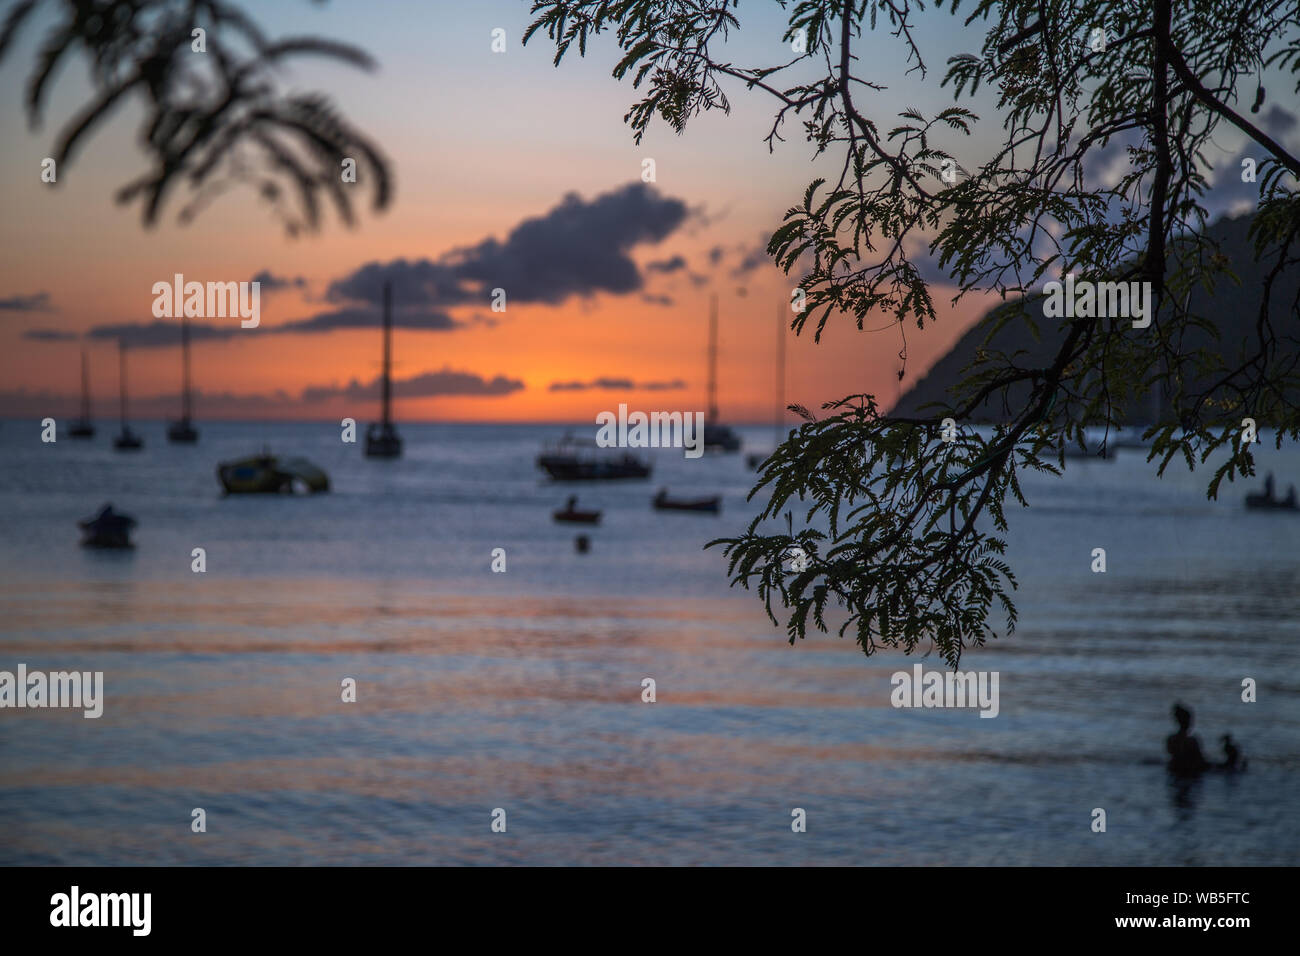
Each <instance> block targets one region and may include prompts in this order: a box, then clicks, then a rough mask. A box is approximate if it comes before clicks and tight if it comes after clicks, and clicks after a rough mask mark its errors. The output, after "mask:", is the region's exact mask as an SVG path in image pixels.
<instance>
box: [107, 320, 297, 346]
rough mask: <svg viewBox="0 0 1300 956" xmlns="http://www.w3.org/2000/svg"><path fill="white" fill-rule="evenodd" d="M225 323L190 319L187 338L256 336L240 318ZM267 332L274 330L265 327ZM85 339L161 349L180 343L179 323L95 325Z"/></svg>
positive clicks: (204, 340)
mask: <svg viewBox="0 0 1300 956" xmlns="http://www.w3.org/2000/svg"><path fill="white" fill-rule="evenodd" d="M226 321H227V322H228V323H233V324H227V325H209V324H208V323H206V322H190V340H191V341H193V342H213V341H221V340H222V339H228V338H230V337H231V336H232V335H235V334H237V333H239V332H243V333H244V334H245V335H256V334H257V331H261V330H260V329H259V330H257V331H253V330H249V329H242V328H240V326H239V319H238V318H234V319H227V320H226ZM267 331H273V330H272V329H269V328H268V329H267ZM86 337H87V338H91V339H108V340H111V341H114V342H121V343H122V344H123V345H125V346H127V347H128V348H142V349H149V348H162V347H165V346H171V345H180V344H181V325H180V322H179V321H177V320H176V319H167V320H163V319H158V320H157V321H154V322H122V323H118V324H116V325H97V326H95V327H94V328H93V329H91V330H90V331H89V332H87V333H86Z"/></svg>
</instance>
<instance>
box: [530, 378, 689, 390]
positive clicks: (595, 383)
mask: <svg viewBox="0 0 1300 956" xmlns="http://www.w3.org/2000/svg"><path fill="white" fill-rule="evenodd" d="M685 387H686V383H685V382H683V381H682V380H681V379H680V378H675V379H673V380H672V381H671V382H640V383H637V382H634V381H632V379H630V378H612V377H606V378H597V379H592V380H591V381H590V382H552V383H551V384H550V386H548V389H547V390H548V391H551V392H588V391H605V392H631V391H645V392H669V391H677V390H679V389H683V388H685Z"/></svg>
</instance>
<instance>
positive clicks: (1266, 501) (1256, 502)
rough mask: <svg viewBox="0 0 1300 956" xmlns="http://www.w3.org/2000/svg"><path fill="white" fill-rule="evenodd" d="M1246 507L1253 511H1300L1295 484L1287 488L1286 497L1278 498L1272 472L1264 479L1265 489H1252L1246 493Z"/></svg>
mask: <svg viewBox="0 0 1300 956" xmlns="http://www.w3.org/2000/svg"><path fill="white" fill-rule="evenodd" d="M1246 507H1247V508H1249V509H1250V510H1251V511H1300V503H1298V502H1297V501H1296V494H1295V486H1294V485H1292V486H1291V487H1290V488H1288V489H1287V492H1286V497H1285V498H1278V497H1276V496H1275V495H1274V494H1273V476H1272V475H1271V474H1270V475H1268V476H1267V477H1265V479H1264V490H1263V491H1262V492H1261V491H1252V492H1251V493H1250V494H1248V495H1246Z"/></svg>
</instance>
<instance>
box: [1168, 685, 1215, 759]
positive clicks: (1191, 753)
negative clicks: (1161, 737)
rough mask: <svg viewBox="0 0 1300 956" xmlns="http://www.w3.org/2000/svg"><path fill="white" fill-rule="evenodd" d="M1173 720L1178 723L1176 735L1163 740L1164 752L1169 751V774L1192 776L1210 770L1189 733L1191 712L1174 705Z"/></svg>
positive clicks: (1197, 742)
mask: <svg viewBox="0 0 1300 956" xmlns="http://www.w3.org/2000/svg"><path fill="white" fill-rule="evenodd" d="M1173 715H1174V720H1176V721H1178V733H1176V734H1170V735H1169V736H1168V737H1167V738H1165V750H1167V751H1169V764H1168V767H1169V772H1170V773H1172V774H1175V775H1177V776H1180V777H1183V776H1194V775H1196V774H1199V773H1201V772H1202V771H1204V770H1208V769H1209V768H1210V762H1209V761H1208V760H1206V759H1205V756H1204V755H1203V754H1202V753H1201V742H1200V741H1199V740H1197V739H1196V738H1195V737H1193V736H1192V735H1191V734H1190V733H1189V731H1190V730H1191V727H1192V712H1191V711H1190V710H1188V709H1187V708H1186V707H1184V706H1183V705H1182V704H1181V703H1175V704H1174V710H1173Z"/></svg>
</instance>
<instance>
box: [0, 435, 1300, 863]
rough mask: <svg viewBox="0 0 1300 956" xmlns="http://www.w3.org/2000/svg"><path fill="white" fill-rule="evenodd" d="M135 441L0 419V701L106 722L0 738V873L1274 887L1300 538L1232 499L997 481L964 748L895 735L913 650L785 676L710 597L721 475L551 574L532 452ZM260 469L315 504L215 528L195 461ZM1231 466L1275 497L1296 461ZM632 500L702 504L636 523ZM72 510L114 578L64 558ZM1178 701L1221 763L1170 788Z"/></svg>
mask: <svg viewBox="0 0 1300 956" xmlns="http://www.w3.org/2000/svg"><path fill="white" fill-rule="evenodd" d="M588 427H589V428H591V430H592V432H594V427H592V426H588ZM138 430H139V431H140V432H141V433H142V434H143V435H144V437H145V440H146V443H147V444H146V447H145V449H144V450H143V451H142V452H139V453H137V454H134V455H131V454H126V453H117V452H114V451H113V450H112V448H111V435H112V433H113V431H114V428H113V427H112V425H111V424H110V423H101V426H100V434H99V436H98V437H97V439H96V440H95V441H93V442H89V443H78V442H73V441H71V440H69V439H67V438H63V439H61V440H60V441H59V442H58V443H57V444H54V445H45V444H42V443H41V442H40V441H39V427H38V425H37V424H36V423H35V422H17V421H6V422H3V423H0V515H2V516H3V520H2V521H0V670H10V671H12V670H14V669H15V668H16V666H17V665H18V664H19V663H20V662H21V663H25V664H26V665H27V666H28V668H29V669H32V670H64V669H76V670H102V671H103V672H104V681H105V697H106V702H105V707H104V715H103V717H101V718H100V719H98V720H86V719H83V718H82V716H81V714H80V712H79V711H55V710H43V711H37V710H11V709H5V710H0V864H127V863H130V864H444V863H454V864H494V863H532V864H636V863H654V864H668V863H673V864H769V863H776V864H977V865H978V864H1096V865H1108V864H1137V865H1145V864H1189V865H1215V864H1295V863H1297V862H1300V827H1297V822H1298V819H1300V812H1298V811H1300V668H1298V667H1297V665H1298V664H1300V549H1298V547H1297V541H1298V540H1300V516H1295V515H1267V514H1256V513H1247V512H1246V511H1245V510H1244V508H1243V506H1242V496H1243V495H1244V493H1245V490H1246V489H1245V488H1243V487H1241V486H1240V485H1238V486H1235V487H1230V488H1228V489H1227V490H1225V492H1224V493H1223V495H1222V497H1221V500H1220V501H1218V502H1210V501H1207V500H1206V498H1205V494H1204V482H1203V480H1202V479H1201V478H1199V477H1197V476H1189V475H1188V474H1187V473H1186V471H1185V470H1181V471H1177V472H1173V471H1171V473H1170V474H1169V475H1168V476H1166V478H1165V479H1163V480H1156V479H1155V478H1154V477H1153V473H1152V470H1151V468H1150V466H1148V465H1146V464H1145V462H1144V461H1143V460H1142V455H1141V454H1140V453H1137V452H1129V453H1121V456H1120V458H1119V460H1118V461H1116V462H1114V463H1109V464H1108V463H1081V464H1072V465H1071V466H1070V468H1069V469H1068V473H1067V475H1066V476H1065V477H1064V478H1061V479H1054V478H1050V477H1045V476H1044V477H1028V478H1026V482H1025V484H1026V490H1027V493H1028V495H1029V497H1030V503H1031V507H1030V508H1029V509H1028V510H1024V509H1019V508H1013V509H1012V510H1010V516H1011V520H1012V540H1011V562H1012V564H1013V566H1014V567H1015V570H1016V572H1017V574H1018V575H1019V578H1020V582H1021V587H1020V590H1019V593H1018V603H1019V606H1020V609H1021V614H1022V619H1021V624H1020V627H1019V629H1018V630H1017V631H1016V633H1015V634H1014V635H1013V636H1011V637H1010V638H1003V639H1000V640H998V641H997V642H995V643H993V644H992V645H990V646H989V647H987V648H985V649H982V650H978V651H973V652H971V653H969V654H968V655H967V656H966V657H965V658H964V659H963V662H962V666H963V669H979V670H996V671H998V672H999V674H1000V688H999V689H1000V707H1001V712H1000V714H999V716H998V717H997V718H996V719H992V720H988V719H980V718H979V717H978V714H977V712H976V711H974V710H896V709H893V708H892V707H891V706H890V704H889V694H890V682H889V678H890V675H891V674H892V673H893V672H894V671H896V670H899V669H910V668H911V665H912V663H913V661H912V660H911V659H907V658H904V657H902V656H901V655H880V656H877V657H872V658H867V657H865V656H863V655H862V653H861V652H860V651H859V650H858V649H857V647H856V646H855V645H853V644H852V643H851V642H849V641H842V640H839V639H837V638H835V637H832V636H817V637H815V638H810V639H809V640H807V641H805V642H802V643H801V644H800V645H798V646H796V647H791V646H789V645H788V644H787V643H786V641H785V638H784V633H783V631H781V630H778V629H775V628H773V627H772V626H771V625H770V624H769V623H768V621H767V619H766V617H765V616H764V614H763V612H762V607H761V605H760V603H759V602H758V599H757V598H756V597H755V596H754V595H752V594H749V593H747V592H743V591H732V590H729V589H728V587H727V583H726V576H725V563H724V560H723V558H722V555H721V553H720V552H719V551H709V552H705V551H703V550H702V549H701V545H702V544H703V543H704V542H705V541H707V540H708V539H709V538H711V537H714V536H717V535H720V534H729V533H732V532H734V531H737V530H739V529H740V528H742V527H743V525H744V523H745V521H746V519H747V517H748V515H749V513H750V506H748V505H747V504H746V502H745V500H744V499H745V493H746V492H747V491H748V488H749V483H750V480H751V477H752V475H751V473H750V472H748V471H746V470H745V467H744V464H743V456H735V455H733V456H726V457H709V458H705V459H701V460H697V461H688V460H684V459H683V458H682V456H681V452H680V451H669V450H663V451H660V452H657V453H656V474H655V476H654V479H653V480H652V481H651V482H649V483H645V482H642V483H632V484H623V485H609V486H604V487H599V486H594V487H580V488H577V489H576V490H577V492H578V493H579V494H580V496H581V503H582V504H583V505H591V506H596V507H600V508H603V509H604V511H605V516H604V522H603V524H602V525H601V526H600V527H598V528H595V529H591V530H589V531H588V532H587V533H588V534H589V535H590V537H591V539H592V548H591V552H590V553H589V554H586V555H581V554H577V553H576V552H575V549H574V546H573V538H574V536H575V533H577V532H575V530H574V529H573V528H572V527H571V526H563V525H556V524H554V523H552V521H551V520H550V512H551V510H552V509H554V508H556V507H559V506H560V505H561V504H562V503H563V500H564V498H565V497H566V495H567V494H569V493H570V492H569V491H568V490H567V489H566V488H565V487H558V488H557V487H556V486H553V485H549V484H548V483H546V482H545V481H543V480H542V476H541V474H540V472H537V471H536V470H535V469H534V466H533V459H534V457H535V456H536V453H537V451H538V448H539V446H540V444H541V443H542V441H543V440H545V439H548V438H553V437H557V436H558V434H560V433H561V432H562V430H563V429H560V428H556V427H532V426H518V427H513V426H451V425H446V426H439V425H425V426H416V425H406V426H402V428H401V431H402V434H403V437H404V438H405V439H406V452H407V453H406V456H405V457H404V458H402V459H401V460H399V461H395V462H376V461H367V460H365V459H363V458H362V456H361V453H360V450H359V448H358V446H356V445H344V444H343V443H342V442H340V440H339V429H338V428H337V427H333V426H330V425H325V424H322V425H304V424H291V425H290V424H272V425H255V424H221V423H203V424H202V425H201V430H202V437H201V441H200V443H199V444H198V445H197V446H194V447H177V446H170V445H168V444H167V443H166V441H165V440H164V436H163V428H162V425H161V424H159V423H144V424H142V425H140V426H139V427H138ZM743 431H744V432H745V434H746V439H747V443H748V447H751V448H755V449H757V450H766V449H768V448H770V447H771V435H770V430H769V429H748V430H743ZM263 444H265V445H268V446H269V447H270V448H271V449H272V450H273V451H275V452H278V453H282V454H300V455H304V456H306V457H308V458H310V459H312V460H314V461H316V462H317V463H318V464H320V465H321V466H323V467H324V468H325V469H326V470H327V471H328V472H329V473H330V475H331V478H332V480H333V484H334V490H333V492H332V493H330V494H328V495H321V496H315V497H297V498H262V497H254V498H238V497H235V498H222V497H221V495H220V488H219V486H218V484H217V481H216V478H215V476H214V467H215V465H216V463H217V462H218V461H220V460H223V459H227V458H231V457H239V456H242V455H245V454H248V453H250V452H253V451H256V450H257V449H258V448H259V447H260V446H262V445H263ZM1258 460H1259V464H1260V467H1261V474H1262V472H1263V471H1264V470H1267V469H1272V470H1273V471H1274V472H1276V474H1277V476H1278V480H1279V484H1280V486H1281V487H1282V488H1283V489H1285V487H1286V485H1287V483H1288V482H1296V483H1297V484H1300V454H1297V453H1296V452H1294V451H1285V452H1281V453H1279V452H1276V451H1272V450H1271V449H1269V448H1267V447H1264V448H1263V450H1262V451H1261V452H1260V455H1259V459H1258ZM661 485H666V486H668V487H669V488H670V489H671V490H672V491H673V492H674V493H681V494H683V495H688V494H713V493H722V494H723V495H724V505H723V513H722V515H721V516H720V517H711V516H702V515H690V514H677V515H674V514H666V515H665V514H656V513H655V512H653V511H652V510H651V509H650V506H649V499H650V497H651V495H652V494H653V492H654V491H655V489H657V488H658V487H659V486H661ZM106 501H111V502H112V503H113V505H114V506H115V507H117V508H119V509H121V510H124V511H126V512H128V513H130V514H132V515H134V516H135V517H136V518H137V519H138V520H139V521H140V526H139V528H138V529H137V533H136V541H137V547H136V549H135V550H134V551H133V552H131V553H127V554H108V553H96V552H90V551H86V550H83V549H82V548H80V547H78V544H77V540H78V536H77V529H76V521H77V519H79V518H82V517H86V516H87V515H90V514H91V513H93V512H94V511H95V510H97V509H98V507H99V506H100V505H102V504H103V503H104V502H106ZM196 547H201V548H204V549H205V551H206V556H207V571H206V573H204V574H195V573H193V572H192V571H191V556H190V555H191V551H192V549H193V548H196ZM1095 547H1104V548H1105V549H1106V552H1107V573H1105V574H1093V573H1092V572H1091V571H1090V567H1089V566H1090V564H1091V560H1092V559H1091V551H1092V549H1093V548H1095ZM494 548H504V549H505V552H506V561H507V571H506V573H504V574H494V573H492V572H491V570H490V566H491V560H492V550H493V549H494ZM924 663H925V665H926V667H927V668H930V667H938V666H941V664H940V662H938V661H937V660H936V659H935V658H930V659H928V660H926V661H925V662H924ZM345 677H352V678H355V680H356V681H357V687H358V700H357V703H355V704H345V703H343V702H342V701H341V700H340V682H341V681H342V680H343V679H344V678H345ZM644 677H653V678H654V679H655V681H656V682H657V694H658V701H657V703H655V704H645V703H642V702H641V680H642V678H644ZM1245 677H1251V678H1254V679H1255V681H1256V682H1257V683H1258V702H1257V703H1253V704H1246V703H1242V702H1241V699H1240V695H1241V681H1242V679H1243V678H1245ZM1175 699H1182V700H1184V701H1186V702H1187V703H1188V704H1189V705H1191V706H1192V707H1193V708H1194V710H1195V712H1196V726H1195V728H1194V729H1195V731H1196V732H1197V733H1199V735H1200V736H1201V740H1202V744H1203V746H1204V747H1205V748H1206V749H1207V751H1211V752H1212V754H1213V756H1215V757H1216V758H1217V757H1218V756H1219V749H1218V738H1219V735H1220V734H1222V733H1224V732H1226V731H1230V732H1231V733H1232V734H1233V735H1234V737H1235V738H1236V740H1237V741H1238V743H1239V744H1240V745H1241V747H1242V748H1243V750H1244V751H1245V753H1246V754H1247V755H1248V757H1249V761H1250V766H1249V770H1248V771H1247V772H1246V773H1243V774H1237V775H1233V776H1229V775H1223V774H1213V775H1209V776H1207V777H1206V778H1205V779H1203V780H1200V781H1199V782H1196V783H1194V784H1192V785H1190V786H1183V787H1180V786H1176V785H1174V784H1172V783H1171V782H1170V781H1169V779H1168V778H1167V776H1166V774H1165V771H1164V769H1163V767H1162V763H1161V761H1162V753H1163V739H1164V736H1165V735H1166V734H1168V733H1169V732H1170V731H1171V730H1172V725H1171V722H1170V720H1169V716H1168V711H1169V707H1170V705H1171V704H1172V702H1173V701H1174V700H1175ZM195 807H202V808H204V810H205V811H206V814H207V832H206V833H203V834H196V833H192V832H191V830H190V820H191V810H192V809H193V808H195ZM795 807H801V808H803V809H804V810H805V811H806V812H807V821H808V822H807V832H806V833H799V834H797V833H792V832H791V827H790V821H791V809H792V808H795ZM1096 807H1101V808H1104V809H1105V810H1106V813H1107V832H1105V833H1093V832H1092V831H1091V829H1090V823H1091V820H1092V811H1093V809H1094V808H1096ZM494 808H503V809H504V810H505V811H506V814H507V831H506V832H505V833H493V832H491V829H490V823H491V814H492V811H493V809H494Z"/></svg>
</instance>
